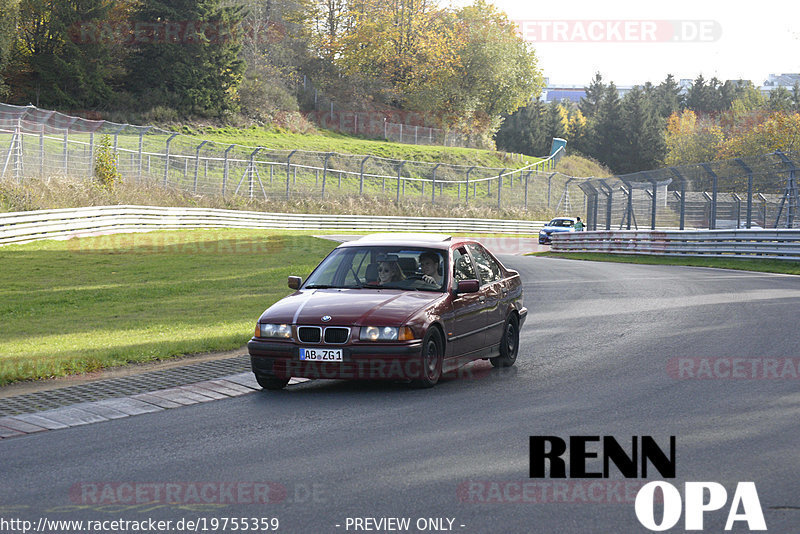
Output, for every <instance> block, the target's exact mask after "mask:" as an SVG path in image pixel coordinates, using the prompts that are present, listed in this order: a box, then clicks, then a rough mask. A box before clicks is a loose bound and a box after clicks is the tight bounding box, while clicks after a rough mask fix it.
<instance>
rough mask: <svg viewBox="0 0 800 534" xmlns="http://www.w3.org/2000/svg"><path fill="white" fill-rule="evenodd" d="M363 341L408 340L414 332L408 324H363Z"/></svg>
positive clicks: (361, 337) (412, 337) (412, 336)
mask: <svg viewBox="0 0 800 534" xmlns="http://www.w3.org/2000/svg"><path fill="white" fill-rule="evenodd" d="M360 339H361V341H408V340H409V339H414V332H413V331H412V330H411V328H409V327H407V326H402V327H400V328H397V327H394V326H362V327H361V336H360Z"/></svg>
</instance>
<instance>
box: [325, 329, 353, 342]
mask: <svg viewBox="0 0 800 534" xmlns="http://www.w3.org/2000/svg"><path fill="white" fill-rule="evenodd" d="M349 337H350V329H349V328H342V327H336V326H331V327H328V328H326V329H325V343H347V338H349Z"/></svg>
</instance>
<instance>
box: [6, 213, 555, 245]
mask: <svg viewBox="0 0 800 534" xmlns="http://www.w3.org/2000/svg"><path fill="white" fill-rule="evenodd" d="M543 225H544V221H515V220H501V219H458V218H452V219H445V218H429V217H394V216H372V215H316V214H301V213H262V212H254V211H237V210H221V209H207V208H167V207H154V206H101V207H91V208H75V209H55V210H39V211H27V212H14V213H2V214H0V245H3V244H9V243H23V242H28V241H36V240H39V239H52V238H69V237H80V236H86V235H91V234H101V233H112V232H135V231H142V230H170V229H185V228H256V229H257V228H264V229H287V230H325V231H330V230H357V231H369V232H372V231H387V232H437V233H441V232H445V233H449V232H453V233H482V234H535V233H536V232H538V231H539V229H540V228H541V227H542V226H543Z"/></svg>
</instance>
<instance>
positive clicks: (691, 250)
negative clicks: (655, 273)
mask: <svg viewBox="0 0 800 534" xmlns="http://www.w3.org/2000/svg"><path fill="white" fill-rule="evenodd" d="M551 250H552V251H553V252H602V253H610V254H649V255H660V256H706V257H710V256H715V257H737V258H748V257H751V258H767V259H787V260H800V230H798V229H774V230H695V231H686V230H684V231H680V230H675V231H637V230H619V231H598V232H573V233H560V234H553V236H552V248H551Z"/></svg>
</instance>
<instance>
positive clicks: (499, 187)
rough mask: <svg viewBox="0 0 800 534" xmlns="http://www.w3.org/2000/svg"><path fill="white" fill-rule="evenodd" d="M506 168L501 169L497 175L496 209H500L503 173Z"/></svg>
mask: <svg viewBox="0 0 800 534" xmlns="http://www.w3.org/2000/svg"><path fill="white" fill-rule="evenodd" d="M507 170H508V169H503V170H502V171H501V172H500V174H498V175H497V209H498V210H500V209H501V199H502V193H503V173H505V172H506V171H507Z"/></svg>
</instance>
